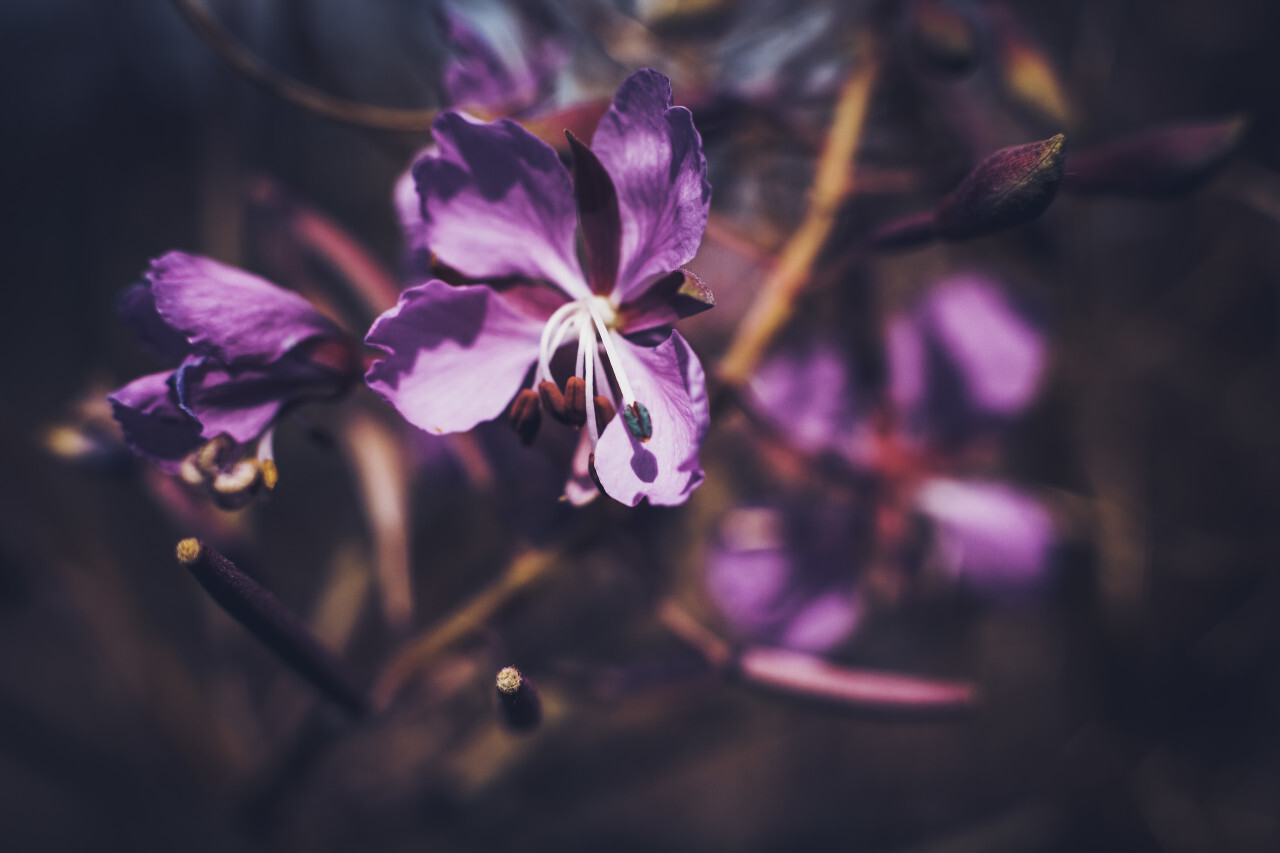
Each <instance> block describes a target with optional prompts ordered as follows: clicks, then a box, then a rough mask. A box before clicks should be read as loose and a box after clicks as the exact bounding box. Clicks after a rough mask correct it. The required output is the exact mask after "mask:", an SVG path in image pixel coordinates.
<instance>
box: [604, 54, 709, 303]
mask: <svg viewBox="0 0 1280 853" xmlns="http://www.w3.org/2000/svg"><path fill="white" fill-rule="evenodd" d="M591 148H592V150H593V151H594V152H595V154H596V156H597V157H599V158H600V162H601V163H603V164H604V167H605V168H606V169H607V170H608V171H609V175H610V177H612V178H613V184H614V187H615V188H616V189H617V192H618V201H619V207H620V208H621V210H620V212H621V215H622V263H621V266H620V268H619V273H618V288H619V299H618V301H619V302H626V301H628V300H630V299H632V298H633V297H635V296H636V295H637V294H638V292H639V291H640V290H641V289H642V288H643V287H645V286H647V285H649V284H650V283H651V282H652V281H653V280H654V279H655V278H656V277H657V276H661V275H665V274H666V273H669V272H671V271H672V270H674V269H676V268H677V267H681V266H683V265H684V264H686V263H688V262H689V260H690V259H691V258H693V256H694V254H695V253H696V252H697V251H698V244H699V243H700V242H701V241H702V232H703V231H705V230H706V227H707V210H708V208H709V207H710V204H711V184H710V183H709V182H708V181H707V160H706V158H705V157H704V156H703V155H702V137H701V136H699V135H698V131H697V130H696V129H695V128H694V126H693V115H692V114H691V113H690V112H689V111H688V110H687V109H685V108H684V107H674V106H672V102H671V81H670V80H668V79H667V78H666V77H664V76H663V75H661V74H659V73H658V72H656V71H653V70H651V69H644V70H642V71H637V72H636V73H635V74H632V75H631V76H630V77H628V78H627V79H626V80H625V81H624V82H623V84H622V86H621V87H619V88H618V93H617V94H616V95H614V98H613V104H612V105H611V106H610V107H609V111H608V112H607V113H605V116H604V118H603V119H601V121H600V126H599V127H598V128H597V129H596V133H595V136H594V137H593V139H592V142H591Z"/></svg>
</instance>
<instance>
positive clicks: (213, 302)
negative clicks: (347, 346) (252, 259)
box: [147, 252, 342, 364]
mask: <svg viewBox="0 0 1280 853" xmlns="http://www.w3.org/2000/svg"><path fill="white" fill-rule="evenodd" d="M147 277H148V279H149V280H150V282H151V291H152V294H153V296H154V298H155V305H156V310H157V311H158V312H159V314H160V316H161V317H162V318H163V319H164V321H165V322H166V323H167V324H168V325H169V326H171V327H172V328H173V329H175V330H176V331H178V332H181V333H182V334H183V335H185V336H186V338H187V340H188V341H190V343H191V346H192V348H193V349H194V350H195V352H196V353H198V354H200V355H211V356H213V357H215V358H217V359H219V360H220V361H222V362H223V363H224V364H230V363H233V362H251V363H259V364H262V363H266V362H269V361H275V360H276V359H278V358H280V357H281V356H283V355H284V354H285V353H287V352H289V351H290V350H292V349H293V348H295V347H297V346H298V344H300V343H302V342H303V341H306V340H309V339H311V338H314V337H317V336H335V337H336V336H339V335H341V334H342V332H341V330H339V329H338V327H337V326H335V325H334V324H333V322H332V321H330V320H329V319H328V318H327V317H325V316H324V315H323V314H321V313H320V312H318V311H316V309H315V308H313V307H312V306H311V303H310V302H308V301H307V300H305V299H303V298H302V297H301V296H299V295H298V294H296V293H292V292H290V291H288V290H284V289H283V288H280V287H276V286H275V285H274V284H271V283H270V282H268V281H266V280H265V279H261V278H258V277H257V276H255V275H251V274H249V273H247V272H245V271H244V270H238V269H235V268H234V267H229V266H227V265H226V264H221V263H218V262H217V261H214V260H211V259H209V258H202V257H199V256H197V255H188V254H186V253H184V252H170V253H169V254H167V255H164V256H163V257H161V258H157V259H156V260H155V261H152V263H151V269H150V271H149V272H148V273H147Z"/></svg>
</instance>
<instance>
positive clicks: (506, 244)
mask: <svg viewBox="0 0 1280 853" xmlns="http://www.w3.org/2000/svg"><path fill="white" fill-rule="evenodd" d="M431 132H432V134H433V135H434V136H435V139H436V143H437V146H438V148H437V150H436V152H435V153H434V154H430V153H429V154H427V155H426V156H424V157H422V158H421V159H420V160H418V162H417V163H416V164H414V167H413V177H414V180H415V181H416V182H417V186H418V195H419V197H420V199H421V201H422V208H421V210H422V229H423V238H424V242H425V243H426V244H427V245H428V246H430V247H431V250H432V251H433V252H435V253H436V255H437V257H439V259H440V260H441V261H442V262H443V263H444V264H445V265H446V266H449V267H452V268H453V269H456V270H458V271H459V272H461V273H463V274H464V275H466V276H468V277H470V278H475V279H490V278H503V277H507V276H524V277H530V278H542V279H546V280H547V281H549V282H551V283H553V284H555V285H556V286H557V287H560V288H561V289H562V290H564V291H565V293H567V294H569V295H570V296H573V297H575V298H577V297H583V296H588V295H590V292H591V291H590V290H589V289H588V287H587V283H586V281H585V280H584V279H583V277H582V271H581V269H580V268H579V266H578V259H577V255H576V254H575V251H574V231H575V229H576V228H577V225H578V214H577V208H576V207H575V205H574V200H573V185H572V182H571V181H570V179H569V172H568V170H566V169H565V167H564V165H563V164H562V163H561V162H560V158H559V157H558V156H557V155H556V152H555V150H554V149H553V148H551V146H549V145H547V144H546V143H545V142H543V141H542V140H540V139H538V138H537V137H535V136H534V135H533V134H531V133H529V132H528V131H527V130H525V129H524V128H522V127H521V126H520V125H518V124H516V123H515V122H513V121H510V120H509V119H500V120H498V121H495V122H491V123H489V124H483V123H480V122H478V121H475V120H474V119H471V118H468V117H467V116H465V115H462V114H461V113H456V112H444V113H441V114H440V116H439V117H437V118H436V120H435V122H434V123H433V124H432V128H431ZM415 242H416V241H415Z"/></svg>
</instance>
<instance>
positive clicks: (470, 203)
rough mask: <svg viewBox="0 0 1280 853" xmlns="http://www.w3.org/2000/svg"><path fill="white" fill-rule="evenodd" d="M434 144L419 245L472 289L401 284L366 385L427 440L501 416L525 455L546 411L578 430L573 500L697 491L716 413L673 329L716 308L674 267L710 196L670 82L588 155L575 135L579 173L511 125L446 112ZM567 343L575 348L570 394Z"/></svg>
mask: <svg viewBox="0 0 1280 853" xmlns="http://www.w3.org/2000/svg"><path fill="white" fill-rule="evenodd" d="M432 133H433V135H434V137H435V140H436V146H435V148H434V149H432V150H430V151H428V152H427V153H426V154H425V155H424V156H423V157H421V158H420V159H419V160H418V161H417V163H416V164H415V165H414V167H413V175H414V179H415V182H416V184H417V190H418V195H419V199H420V207H419V210H418V213H419V215H420V217H421V218H420V220H418V221H419V222H420V232H419V233H420V242H421V245H423V246H426V247H429V248H430V250H431V251H432V252H433V253H434V257H435V260H436V263H437V264H438V265H440V266H442V267H444V268H447V269H448V270H450V271H453V272H456V274H457V276H456V280H460V281H464V282H467V283H463V284H453V285H451V284H446V283H445V282H444V281H441V280H438V279H434V280H431V281H427V282H426V283H425V284H421V285H418V286H416V287H411V288H409V289H407V290H406V291H405V292H404V293H403V294H402V295H401V298H400V302H399V304H398V305H396V307H395V308H392V309H391V310H390V311H387V312H386V313H385V314H383V315H382V316H381V317H379V318H378V319H377V321H376V322H375V323H374V324H373V328H372V329H371V330H370V331H369V334H368V337H367V338H366V341H367V342H368V343H369V344H371V345H373V346H376V347H379V348H381V349H382V350H384V351H385V352H386V355H385V357H384V358H382V359H381V360H379V361H377V362H375V363H374V365H373V367H371V368H370V370H369V372H368V374H367V375H366V381H367V382H368V384H369V386H370V387H371V388H373V389H374V390H375V391H377V392H378V393H379V394H381V395H382V396H383V397H384V398H386V400H387V401H388V402H390V403H391V404H392V405H393V406H395V407H396V409H398V410H399V411H400V413H401V414H402V415H404V417H405V418H406V419H407V420H408V421H409V422H411V423H413V424H414V425H416V426H418V427H419V428H421V429H424V430H426V431H428V432H432V433H449V432H460V431H464V430H469V429H471V428H472V427H474V426H475V425H476V424H478V423H480V422H482V421H487V420H490V419H492V418H495V417H497V416H498V415H500V414H502V413H503V412H504V411H505V410H507V409H508V407H510V409H511V415H512V420H513V424H514V425H515V426H516V428H517V431H519V432H520V434H521V436H522V438H524V439H525V440H526V441H527V442H528V441H532V439H533V436H534V434H535V433H536V432H537V430H538V425H539V423H540V422H541V419H542V412H543V411H544V410H546V411H547V412H549V413H550V414H551V415H552V416H553V417H555V418H556V419H558V420H561V421H563V422H565V423H569V424H572V425H575V426H577V425H580V426H582V427H583V433H582V435H583V437H582V439H581V440H580V442H579V450H578V453H577V455H576V457H575V460H574V475H575V476H574V478H572V479H571V480H570V483H569V485H568V486H567V487H566V495H567V496H568V497H569V498H570V499H571V500H573V501H574V502H575V503H582V502H585V501H587V500H590V498H591V497H593V496H594V493H595V490H594V489H593V488H592V486H591V481H590V480H587V475H588V473H590V474H591V480H594V481H595V482H596V483H598V484H599V486H600V487H601V488H603V490H604V491H605V492H606V493H607V494H608V495H609V496H610V497H612V498H614V499H616V500H618V501H620V502H622V503H625V504H629V505H631V506H634V505H635V504H637V503H639V501H640V500H641V498H648V499H649V501H650V503H654V504H662V505H672V504H679V503H683V502H684V501H685V500H686V499H687V498H688V496H689V493H690V492H691V491H692V490H693V489H694V488H695V487H697V485H698V484H699V483H700V482H701V481H702V469H701V467H700V466H699V464H698V451H699V449H700V447H701V445H702V442H703V439H704V438H705V435H706V431H707V427H708V422H709V418H710V415H709V411H708V407H707V397H706V380H705V377H704V374H703V371H702V366H701V365H700V364H699V362H698V359H697V356H695V355H694V353H693V350H692V349H690V347H689V345H688V344H687V343H686V342H685V340H684V338H682V337H681V336H680V335H679V333H677V332H675V331H673V330H671V329H670V327H671V325H672V324H673V323H674V322H675V321H676V320H678V319H679V318H681V317H685V316H689V315H690V314H694V313H697V312H699V311H703V310H705V309H707V308H709V307H711V306H712V304H714V303H713V299H712V297H711V294H710V292H709V291H708V290H707V289H706V288H705V287H703V286H702V284H701V282H699V281H698V280H697V279H696V278H695V277H694V276H693V275H692V273H687V272H685V271H683V270H681V269H680V266H681V265H682V264H685V263H687V262H688V261H689V260H690V259H691V258H692V257H693V255H694V253H695V252H696V251H697V248H698V244H699V242H700V241H701V238H702V232H703V230H704V229H705V228H706V222H707V210H708V206H709V204H710V197H711V187H710V184H708V182H707V180H706V160H705V158H704V157H703V155H702V145H701V138H700V137H699V135H698V132H697V130H695V129H694V126H693V118H692V116H691V115H690V113H689V111H688V110H686V109H684V108H683V107H676V106H672V102H671V83H670V81H669V80H667V78H666V77H664V76H662V75H661V74H658V73H657V72H655V71H650V70H644V71H639V72H637V73H635V74H633V75H632V76H631V77H629V78H628V79H627V80H626V81H625V82H624V83H623V84H622V86H621V87H620V88H619V89H618V92H617V94H616V96H615V97H614V100H613V103H612V104H611V105H610V107H609V110H608V112H607V113H606V114H605V116H604V118H603V119H602V120H601V122H600V126H599V127H598V128H597V130H596V133H595V136H594V138H593V140H592V144H591V147H590V148H588V147H587V146H586V145H583V144H582V143H580V142H579V141H578V140H577V139H575V138H573V137H572V136H570V138H569V143H570V150H571V152H572V156H573V174H572V176H571V175H570V173H569V171H568V170H567V169H566V168H565V167H564V166H563V165H562V164H561V162H560V159H559V157H558V156H557V155H556V153H555V151H554V150H553V149H552V148H551V147H550V146H549V145H547V144H546V143H544V142H542V141H540V140H539V139H537V138H536V137H534V136H533V135H532V134H530V133H528V132H527V131H525V130H524V129H523V128H521V127H520V126H519V125H518V124H516V123H514V122H512V121H510V120H507V119H502V120H499V121H496V122H492V123H481V122H478V121H476V120H475V119H472V118H470V117H468V116H466V115H464V114H462V113H458V112H451V111H449V112H444V113H441V115H440V116H439V117H438V118H437V119H436V122H435V124H434V126H433V127H432ZM578 233H581V237H582V242H583V246H584V262H583V263H579V260H578V256H577V252H576V250H575V239H576V236H577V234H578ZM562 347H573V348H575V354H574V356H573V357H572V359H571V361H572V365H573V366H572V368H571V369H572V375H571V376H569V377H568V379H567V380H565V381H564V382H563V383H561V382H559V381H557V375H556V374H557V373H559V367H558V366H557V367H553V358H554V356H555V355H556V354H557V352H559V351H560V350H561V348H562ZM513 399H514V402H513ZM615 415H616V416H615Z"/></svg>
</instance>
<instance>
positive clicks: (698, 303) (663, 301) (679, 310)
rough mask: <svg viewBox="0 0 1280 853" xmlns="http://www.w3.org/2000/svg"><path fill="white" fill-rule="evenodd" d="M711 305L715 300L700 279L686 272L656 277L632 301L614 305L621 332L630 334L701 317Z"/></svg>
mask: <svg viewBox="0 0 1280 853" xmlns="http://www.w3.org/2000/svg"><path fill="white" fill-rule="evenodd" d="M715 305H716V298H715V297H714V296H712V295H711V289H710V288H709V287H707V286H706V285H705V284H703V283H702V279H700V278H698V277H697V276H696V275H694V274H693V273H691V272H689V270H675V271H674V272H671V273H668V274H667V275H664V276H661V277H660V278H658V279H657V280H656V281H654V282H653V284H651V285H650V286H649V287H647V288H645V289H644V290H643V291H641V292H640V293H639V294H638V295H637V296H636V298H634V299H632V300H630V301H629V302H624V303H622V304H621V305H620V306H618V313H619V314H620V315H621V322H622V328H623V330H625V331H626V333H627V334H634V333H636V332H643V331H645V330H647V329H654V328H657V327H658V326H669V325H671V324H672V323H674V322H675V321H676V320H680V319H683V318H685V317H692V316H693V315H694V314H701V313H702V312H703V311H706V310H707V309H708V308H714V307H715Z"/></svg>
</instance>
